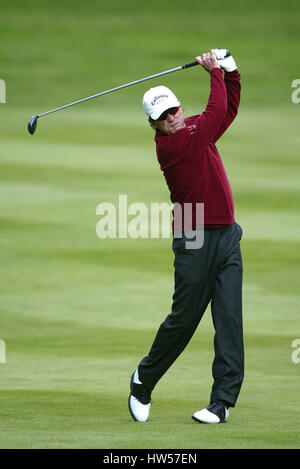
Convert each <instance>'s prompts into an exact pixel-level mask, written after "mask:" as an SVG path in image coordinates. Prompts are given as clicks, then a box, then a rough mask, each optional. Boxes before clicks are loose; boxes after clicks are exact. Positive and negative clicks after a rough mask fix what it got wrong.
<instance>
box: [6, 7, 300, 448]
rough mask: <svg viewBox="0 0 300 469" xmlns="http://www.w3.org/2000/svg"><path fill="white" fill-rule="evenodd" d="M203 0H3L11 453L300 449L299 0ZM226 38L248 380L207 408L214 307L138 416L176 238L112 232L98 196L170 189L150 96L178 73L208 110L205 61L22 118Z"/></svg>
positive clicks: (191, 102) (191, 109)
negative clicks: (146, 100)
mask: <svg viewBox="0 0 300 469" xmlns="http://www.w3.org/2000/svg"><path fill="white" fill-rule="evenodd" d="M103 3H104V2H103ZM188 4H189V5H188V7H187V5H186V4H183V3H182V2H179V1H173V2H164V3H158V2H157V3H156V2H154V3H153V2H152V3H151V4H144V3H143V2H138V1H133V0H128V1H127V2H126V4H125V3H124V2H121V1H116V0H115V1H111V2H109V3H105V5H102V4H101V2H94V1H90V2H88V3H87V4H85V3H83V2H79V1H77V0H76V1H72V2H71V1H65V2H63V3H61V2H59V1H58V0H55V1H52V2H51V4H48V5H47V6H46V4H45V6H44V7H43V6H41V2H38V1H31V2H30V4H29V5H26V7H25V6H24V2H22V1H20V0H18V1H15V2H13V3H7V4H6V6H3V7H2V12H1V18H0V26H1V36H2V41H3V44H5V47H3V50H2V58H1V72H0V78H1V79H3V80H5V82H6V86H7V98H6V99H7V103H6V104H0V113H1V130H0V137H1V140H0V142H1V143H0V145H1V147H0V148H1V152H0V177H1V185H0V191H1V194H0V195H1V197H0V200H1V212H0V217H1V218H0V224H1V225H0V226H1V240H0V242H1V247H0V248H1V271H0V275H1V277H0V288H1V299H0V300H1V305H0V306H1V316H0V339H3V340H5V343H6V352H7V363H6V364H1V363H0V376H1V378H0V396H1V400H0V448H174V449H176V448H299V444H300V441H299V440H300V439H299V418H300V411H299V378H300V363H298V364H297V363H293V361H292V352H293V350H294V349H293V348H292V347H291V344H292V342H293V340H294V339H300V324H299V309H300V308H299V282H300V215H299V203H300V192H299V191H300V188H299V175H300V174H299V169H300V164H299V136H298V134H299V113H300V104H298V105H296V104H293V103H292V102H291V92H292V88H291V82H292V80H294V79H296V78H300V76H299V74H300V71H299V68H298V64H297V60H296V57H299V52H300V50H299V49H300V46H299V41H298V36H297V35H298V30H297V29H298V18H299V9H300V8H299V4H298V3H296V2H288V3H287V4H285V5H283V4H282V2H277V1H275V2H274V1H273V2H271V1H265V2H263V4H261V2H259V1H258V0H257V1H254V2H251V6H250V4H249V5H247V4H246V3H245V4H244V6H242V4H240V5H239V7H238V8H237V6H236V5H237V4H236V3H235V2H233V1H232V5H231V4H230V2H227V3H226V4H224V3H223V2H221V1H214V2H210V4H209V5H208V6H206V7H204V6H203V5H202V6H201V4H200V3H199V2H196V1H191V2H188ZM246 5H247V6H246ZM297 41H298V42H297ZM216 46H220V47H228V48H229V49H231V50H232V53H233V55H234V56H235V57H236V60H237V63H238V66H239V69H240V71H241V73H242V77H243V95H242V105H241V108H240V113H239V115H238V118H237V120H236V121H235V123H234V124H233V125H232V127H231V129H230V130H229V131H228V133H227V134H226V135H225V136H224V137H223V139H222V140H221V141H220V143H219V150H220V153H221V155H222V158H223V161H224V164H225V167H226V170H227V173H228V176H229V179H230V181H231V185H232V190H233V193H234V198H235V205H236V219H237V221H238V223H240V225H241V226H242V227H243V230H244V236H243V240H242V244H241V245H242V251H243V257H244V270H245V275H244V329H245V352H246V375H245V382H244V385H243V388H242V391H241V395H240V399H239V401H238V405H237V407H236V408H235V409H232V411H231V417H230V420H229V421H228V423H227V424H226V425H220V426H209V425H203V426H202V425H197V424H196V423H195V422H194V421H192V419H191V415H192V414H193V413H194V411H195V410H198V409H200V408H201V407H202V406H204V405H206V404H207V402H208V398H209V394H210V389H211V385H212V378H211V362H212V358H213V326H212V321H211V317H210V310H208V311H207V312H206V315H205V316H204V319H203V321H202V322H201V324H200V326H199V328H198V330H197V332H196V334H195V335H194V337H193V339H192V341H191V342H190V344H189V346H188V347H187V349H186V350H185V352H184V353H183V354H182V355H181V357H180V358H179V359H178V361H177V362H176V363H175V365H174V366H173V367H172V368H171V369H170V370H169V372H168V373H167V375H166V376H165V377H164V378H163V379H162V380H161V382H160V383H159V384H158V386H157V388H156V389H155V391H154V393H153V396H152V397H153V401H154V403H153V406H152V409H151V418H150V420H149V422H148V423H147V424H138V423H135V422H134V421H133V420H132V419H131V417H130V415H129V412H128V410H127V398H128V392H129V379H130V375H131V373H132V371H133V370H134V369H135V367H136V366H137V364H138V362H139V360H140V359H141V358H142V357H143V356H144V355H146V354H147V352H148V350H149V347H150V345H151V343H152V340H153V338H154V335H155V333H156V330H157V328H158V326H159V324H160V322H161V321H162V320H163V319H164V318H165V316H166V315H167V314H168V313H169V311H170V306H171V299H172V293H173V266H172V263H173V254H172V251H171V240H170V239H150V238H149V239H104V240H100V239H99V238H97V236H96V224H97V222H98V220H99V218H100V217H99V216H97V215H96V207H97V205H98V204H99V203H101V202H112V203H117V201H118V196H119V194H127V196H128V203H129V204H130V203H133V202H143V203H145V204H146V205H147V206H148V207H150V204H151V202H169V194H168V190H167V187H166V185H165V182H164V179H163V176H162V173H161V172H160V170H159V166H158V164H157V162H156V157H155V148H154V144H153V132H152V130H151V129H150V128H149V127H148V126H147V123H146V119H145V116H144V112H143V109H142V105H141V102H142V95H143V93H144V92H145V91H146V90H147V89H148V88H149V87H150V86H156V85H158V84H165V85H166V86H169V87H170V88H172V89H173V90H174V91H175V92H176V93H177V94H178V96H179V97H180V98H181V99H182V101H183V103H184V107H185V112H186V115H188V114H191V113H197V112H201V111H202V110H203V108H204V107H205V104H206V101H207V97H208V91H209V87H208V75H207V74H206V72H204V71H203V70H202V69H201V68H200V67H199V69H198V68H196V67H194V68H193V69H190V70H187V71H184V72H177V73H176V74H173V75H169V76H168V77H166V78H165V79H163V80H155V81H151V82H148V83H146V84H141V85H137V86H135V87H131V88H128V89H127V90H122V91H120V92H117V93H113V94H112V95H109V96H105V97H103V98H99V100H97V99H96V100H94V101H91V102H89V103H84V104H81V105H79V106H77V107H73V108H71V109H69V110H64V111H61V112H59V113H57V114H53V115H52V116H49V117H45V118H41V119H40V121H39V122H38V128H37V132H36V134H35V135H34V136H30V135H29V134H28V132H27V129H26V126H27V122H28V120H29V118H30V117H31V116H32V115H33V114H36V113H41V112H45V111H47V110H49V109H52V108H54V107H56V106H59V105H63V104H66V103H68V102H71V101H73V100H76V99H79V98H82V97H85V96H89V95H91V94H94V93H96V92H100V91H102V90H105V89H108V88H111V87H113V86H118V85H120V84H122V83H126V82H129V81H132V80H135V79H138V78H141V77H143V76H147V75H150V74H152V73H157V72H159V71H163V70H166V69H168V68H172V67H175V66H177V65H180V64H182V63H185V62H189V61H192V60H194V57H195V55H198V54H199V53H202V52H203V51H205V50H208V49H210V48H211V47H216ZM291 54H292V56H293V57H292V56H291ZM298 356H300V353H299V354H298Z"/></svg>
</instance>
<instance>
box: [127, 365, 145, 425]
mask: <svg viewBox="0 0 300 469" xmlns="http://www.w3.org/2000/svg"><path fill="white" fill-rule="evenodd" d="M150 406H151V391H149V390H148V389H147V388H146V387H145V386H144V385H143V384H142V383H141V381H139V378H138V372H137V370H136V371H135V373H133V375H132V376H131V381H130V394H129V398H128V408H129V412H130V414H131V416H132V418H133V420H135V421H136V422H147V420H148V417H149V412H150Z"/></svg>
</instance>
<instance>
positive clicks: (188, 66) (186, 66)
mask: <svg viewBox="0 0 300 469" xmlns="http://www.w3.org/2000/svg"><path fill="white" fill-rule="evenodd" d="M195 65H199V64H198V62H190V63H188V64H185V65H182V68H190V67H194V66H195Z"/></svg>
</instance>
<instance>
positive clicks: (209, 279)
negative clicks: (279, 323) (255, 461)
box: [128, 49, 244, 423]
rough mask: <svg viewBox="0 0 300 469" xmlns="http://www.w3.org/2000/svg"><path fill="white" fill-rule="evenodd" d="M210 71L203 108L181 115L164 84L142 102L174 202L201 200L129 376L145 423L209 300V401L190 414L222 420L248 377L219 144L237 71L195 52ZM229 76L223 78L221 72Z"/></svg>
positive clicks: (233, 226) (236, 255)
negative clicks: (161, 307) (163, 306)
mask: <svg viewBox="0 0 300 469" xmlns="http://www.w3.org/2000/svg"><path fill="white" fill-rule="evenodd" d="M196 61H197V62H198V63H199V64H200V65H201V66H202V67H203V68H204V69H205V70H207V71H208V72H209V75H210V85H211V91H210V96H209V99H208V103H207V106H206V109H205V111H204V112H203V113H202V114H199V115H195V116H191V117H187V118H184V116H183V110H182V107H181V104H180V102H179V101H178V99H177V97H176V96H175V95H174V94H173V93H172V92H171V91H170V90H169V89H168V88H166V87H164V86H157V87H155V88H151V89H150V90H149V91H147V92H146V93H145V95H144V98H143V106H144V109H145V111H146V114H147V115H148V120H149V122H150V125H151V126H152V127H153V129H155V131H156V133H155V142H156V151H157V158H158V162H159V164H160V168H161V170H162V171H163V173H164V177H165V179H166V182H167V184H168V187H169V190H170V197H171V200H172V202H173V203H174V204H175V203H177V204H180V205H181V206H182V207H183V211H184V204H185V203H191V204H192V218H191V227H192V229H194V230H197V226H196V224H195V216H194V215H195V213H194V210H195V206H196V204H197V203H203V204H204V243H203V245H202V247H199V248H196V249H188V248H187V243H186V241H187V236H186V233H185V232H184V230H182V231H183V232H182V233H181V234H182V236H181V237H177V236H176V237H175V236H174V238H173V245H172V247H173V251H174V254H175V262H174V267H175V289H174V295H173V303H172V309H171V313H170V314H169V315H168V316H167V317H166V319H165V321H164V322H163V323H162V324H161V325H160V327H159V330H158V332H157V334H156V337H155V339H154V342H153V344H152V347H151V349H150V351H149V353H148V355H147V356H146V357H144V358H143V359H142V360H141V362H140V363H139V365H138V367H137V369H136V370H135V372H134V373H133V375H132V377H131V382H130V395H129V399H128V405H129V411H130V413H131V416H132V417H133V419H134V420H136V421H138V422H146V421H147V420H148V417H149V411H150V405H151V392H152V391H153V389H154V387H155V386H156V384H157V382H158V381H159V380H160V378H161V377H162V376H163V375H164V374H165V373H166V371H167V370H168V369H169V368H170V366H171V365H172V364H173V363H174V361H175V360H176V359H177V357H178V356H179V355H180V354H181V353H182V351H183V350H184V349H185V347H186V346H187V344H188V343H189V341H190V339H191V337H192V336H193V334H194V332H195V330H196V328H197V326H198V324H199V322H200V320H201V318H202V316H203V314H204V312H205V310H206V308H207V306H208V304H209V303H211V313H212V319H213V325H214V329H215V336H214V351H215V357H214V360H213V364H212V374H213V386H212V390H211V395H210V403H209V405H208V406H207V407H206V408H203V409H202V410H198V411H196V412H195V413H194V414H193V416H192V418H193V419H194V420H195V421H196V422H199V423H223V422H226V421H227V419H228V416H229V407H234V406H235V404H236V401H237V399H238V395H239V392H240V389H241V385H242V381H243V376H244V349H243V327H242V258H241V252H240V239H241V237H242V229H241V227H240V226H239V225H238V224H237V223H236V222H235V219H234V205H233V198H232V193H231V188H230V184H229V181H228V179H227V176H226V172H225V169H224V166H223V164H222V160H221V158H220V155H219V153H218V150H217V148H216V142H217V140H218V139H219V138H220V137H221V136H222V134H223V133H224V132H225V130H226V129H227V128H228V126H229V125H230V124H231V122H232V121H233V120H234V118H235V116H236V115H237V111H238V107H239V102H240V73H239V72H238V70H237V67H236V64H235V61H234V59H233V57H232V56H231V55H228V51H226V50H225V49H215V50H211V52H209V53H206V54H203V55H202V56H201V57H200V56H199V57H196ZM222 69H223V70H224V71H225V72H224V77H223V71H222Z"/></svg>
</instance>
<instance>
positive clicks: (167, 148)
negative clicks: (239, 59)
mask: <svg viewBox="0 0 300 469" xmlns="http://www.w3.org/2000/svg"><path fill="white" fill-rule="evenodd" d="M210 82H211V92H210V96H209V99H208V103H207V106H206V109H205V111H204V112H203V113H202V114H199V115H195V116H191V117H187V118H186V119H185V120H184V122H185V127H184V128H182V129H180V130H178V131H177V132H176V133H175V134H173V135H165V134H163V133H162V132H160V131H159V130H157V131H156V135H155V141H156V151H157V159H158V162H159V164H160V168H161V170H162V171H163V173H164V176H165V179H166V182H167V184H168V187H169V189H170V198H171V201H172V202H173V203H175V202H176V203H179V204H180V205H181V206H182V210H183V212H184V204H185V203H192V207H193V218H192V228H193V229H195V228H196V216H195V215H196V214H195V209H196V203H197V202H198V203H199V202H200V203H204V225H205V227H209V228H218V227H222V226H226V225H231V224H232V223H234V204H233V197H232V192H231V188H230V184H229V181H228V178H227V175H226V172H225V169H224V166H223V163H222V160H221V157H220V155H219V152H218V150H217V148H216V145H215V143H216V141H217V140H218V139H219V138H220V137H221V135H222V134H223V133H224V132H225V130H226V129H227V127H228V126H229V125H230V124H231V122H232V121H233V119H234V118H235V116H236V115H237V111H238V107H239V102H240V88H241V86H240V73H239V72H238V70H235V71H233V72H230V73H229V72H225V76H224V79H223V72H222V70H221V69H219V68H214V69H213V70H212V71H211V73H210ZM182 220H183V218H182ZM189 228H191V227H189ZM185 229H186V227H185Z"/></svg>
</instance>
